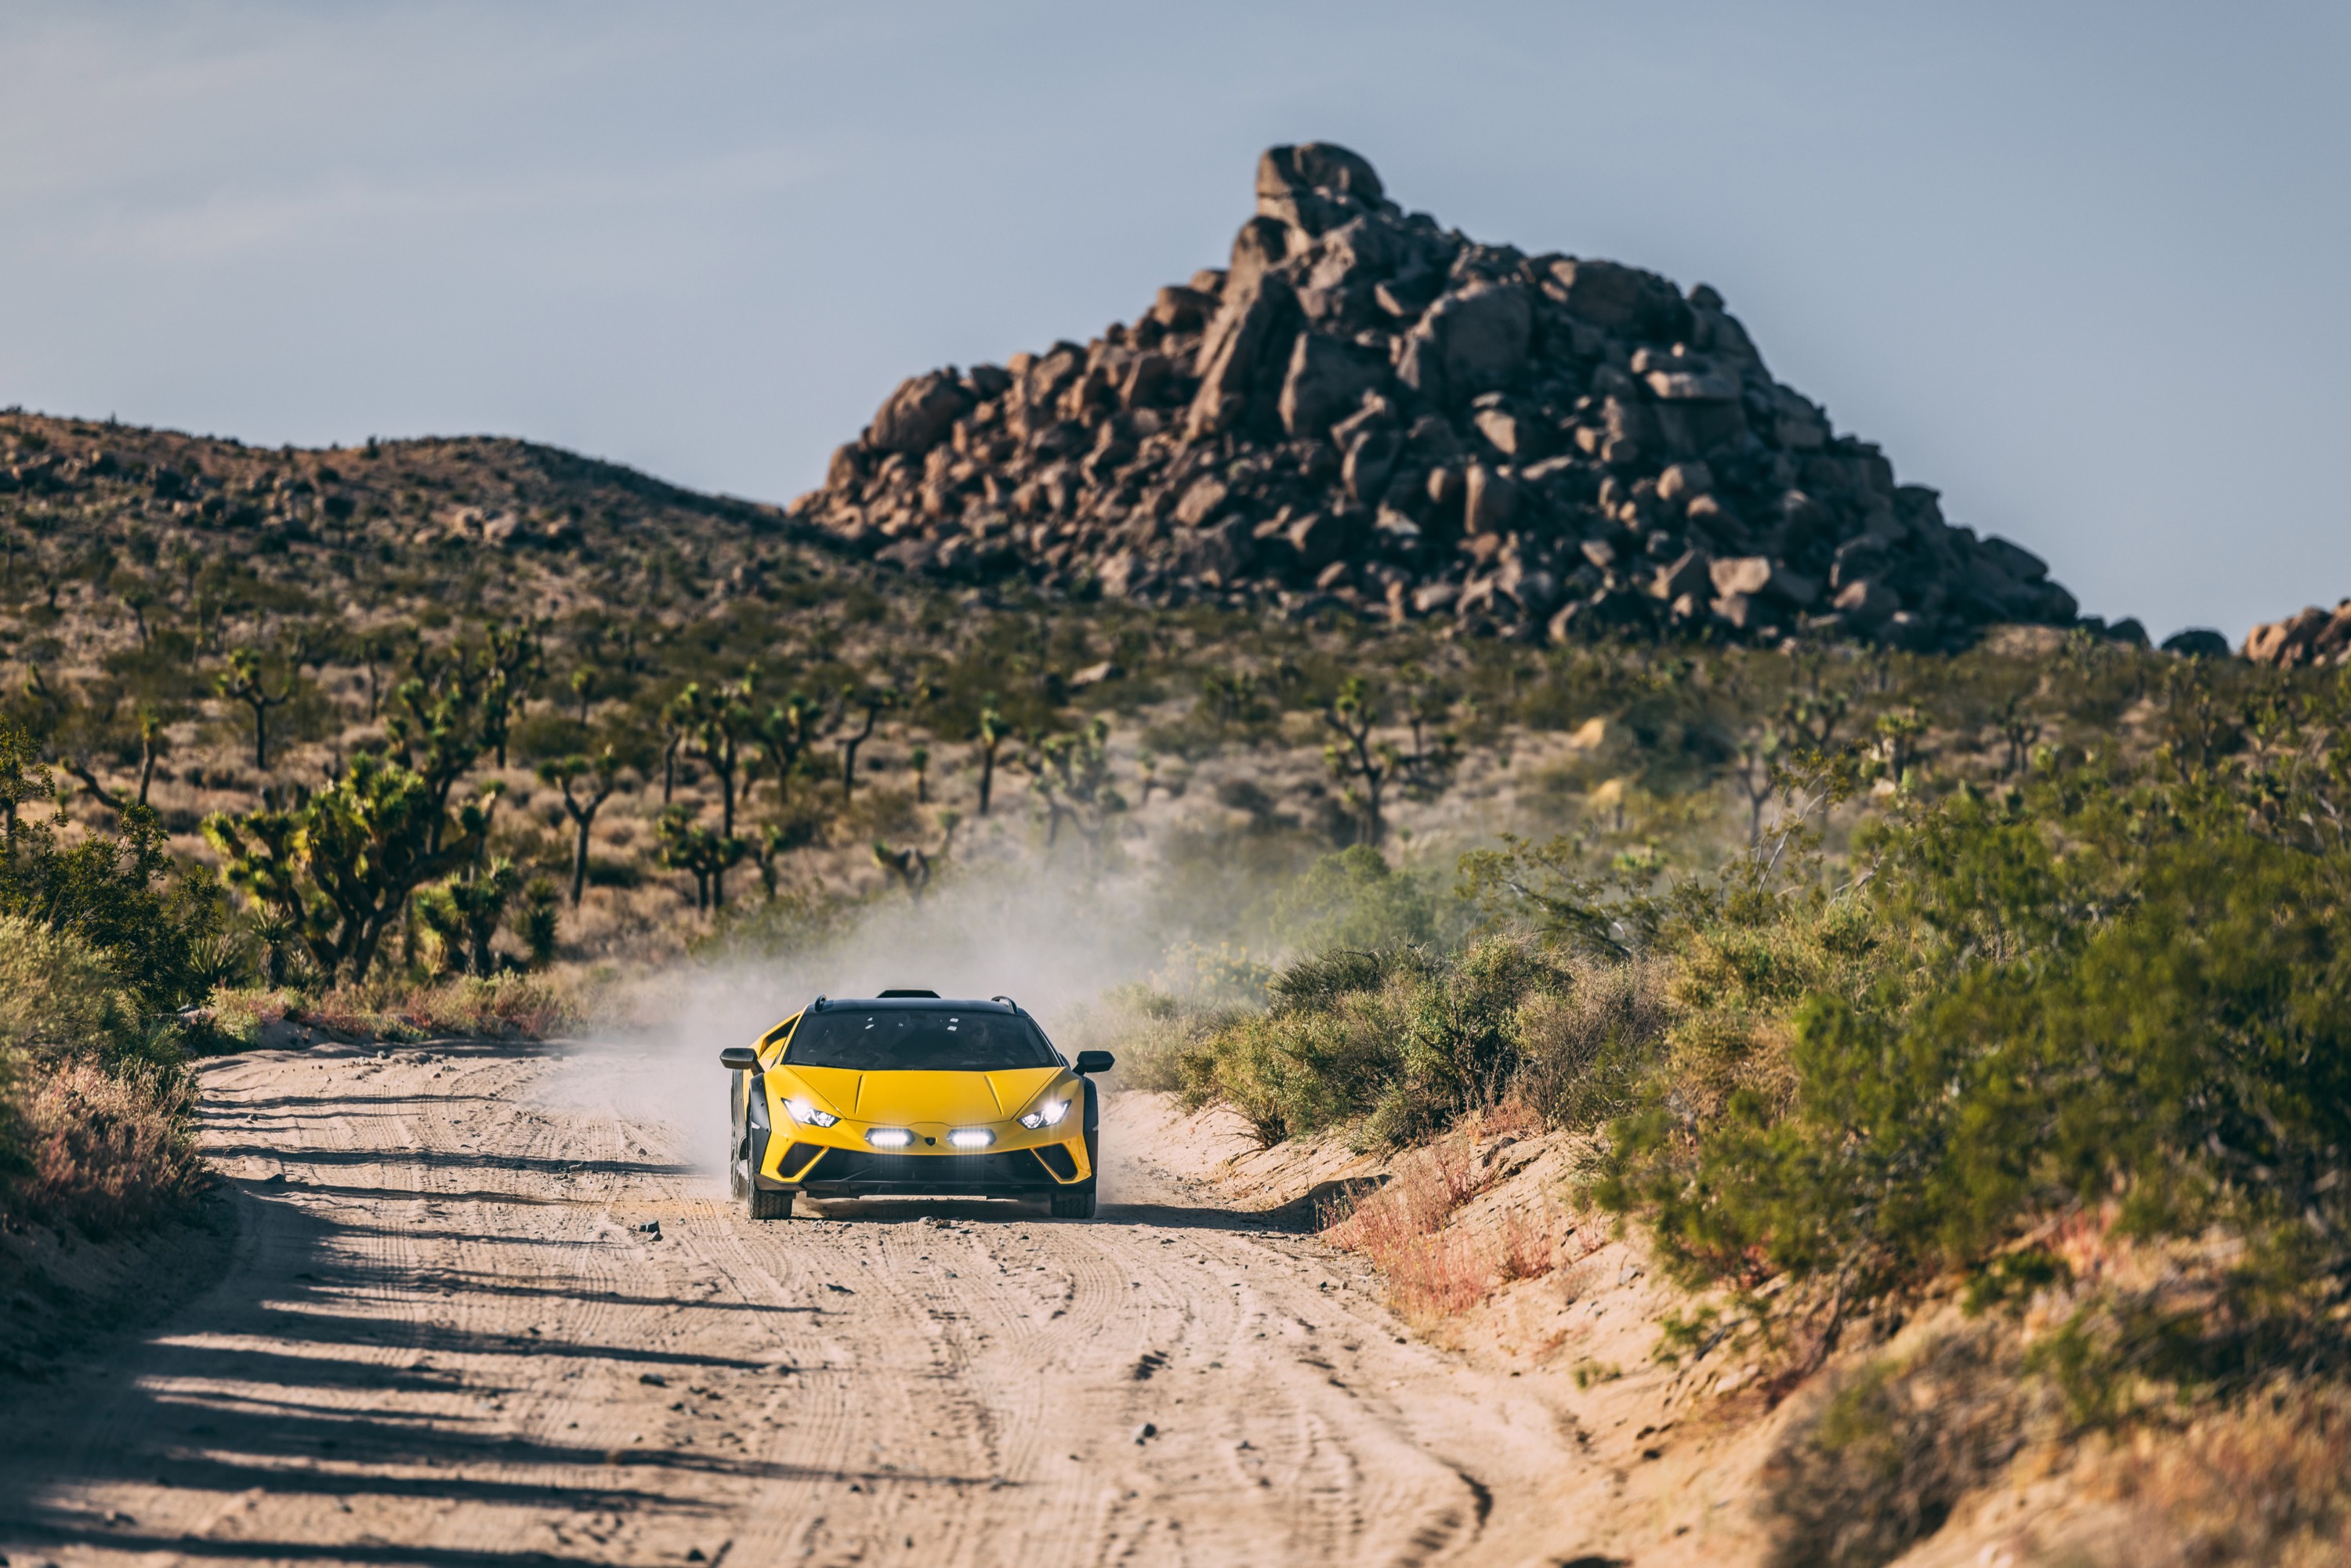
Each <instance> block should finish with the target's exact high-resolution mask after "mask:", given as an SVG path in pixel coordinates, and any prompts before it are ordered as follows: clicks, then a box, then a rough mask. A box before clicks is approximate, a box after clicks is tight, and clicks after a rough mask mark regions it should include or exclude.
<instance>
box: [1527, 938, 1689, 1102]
mask: <svg viewBox="0 0 2351 1568" xmlns="http://www.w3.org/2000/svg"><path fill="white" fill-rule="evenodd" d="M1564 973H1565V974H1566V977H1567V983H1566V984H1565V985H1564V986H1562V987H1557V988H1548V989H1545V990H1543V991H1541V993H1539V994H1538V995H1536V996H1534V997H1532V998H1529V999H1528V1000H1527V1001H1526V1002H1525V1003H1524V1004H1523V1006H1522V1009H1521V1012H1520V1019H1519V1031H1520V1045H1519V1049H1520V1058H1521V1061H1520V1068H1519V1077H1518V1082H1517V1089H1518V1092H1519V1093H1520V1096H1521V1097H1522V1098H1523V1099H1524V1100H1525V1101H1526V1102H1527V1103H1528V1104H1529V1105H1530V1106H1531V1108H1532V1109H1533V1110H1534V1111H1535V1113H1537V1114H1538V1115H1540V1116H1541V1117H1542V1119H1543V1120H1544V1121H1545V1122H1546V1123H1548V1124H1551V1125H1552V1126H1555V1127H1573V1128H1579V1129H1581V1128H1588V1127H1592V1126H1595V1125H1597V1124H1600V1123H1602V1122H1604V1121H1607V1120H1610V1119H1611V1118H1613V1117H1615V1116H1619V1115H1622V1114H1624V1113H1626V1112H1628V1111H1630V1110H1631V1109H1632V1108H1633V1107H1634V1105H1635V1103H1636V1102H1637V1101H1638V1099H1639V1095H1640V1090H1641V1086H1642V1083H1643V1082H1644V1081H1645V1080H1646V1078H1647V1076H1648V1074H1649V1071H1650V1070H1651V1069H1652V1068H1653V1067H1654V1066H1655V1065H1656V1061H1657V1057H1658V1053H1659V1051H1661V1050H1662V1048H1663V1045H1664V1039H1665V1031H1666V1025H1667V1019H1668V1018H1669V1016H1670V1007H1671V1004H1670V1001H1669V998H1667V994H1666V986H1665V966H1664V965H1663V964H1661V963H1659V962H1657V961H1656V960H1654V959H1648V958H1636V959H1633V960H1630V961H1628V962H1625V963H1621V964H1610V963H1599V962H1591V961H1582V962H1574V963H1571V964H1568V965H1566V966H1564Z"/></svg>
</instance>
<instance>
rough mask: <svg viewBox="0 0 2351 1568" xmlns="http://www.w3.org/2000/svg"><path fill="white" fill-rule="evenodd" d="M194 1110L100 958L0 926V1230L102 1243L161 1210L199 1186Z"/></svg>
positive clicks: (56, 934) (49, 933) (169, 1050)
mask: <svg viewBox="0 0 2351 1568" xmlns="http://www.w3.org/2000/svg"><path fill="white" fill-rule="evenodd" d="M193 1098H194V1097H193V1086H192V1085H191V1083H190V1082H189V1080H188V1078H187V1075H186V1073H185V1072H184V1071H183V1070H182V1069H181V1068H180V1066H179V1053H178V1050H177V1048H176V1045H175V1044H174V1042H173V1040H172V1033H171V1031H170V1030H167V1029H165V1028H163V1027H162V1026H158V1025H151V1024H149V1023H147V1022H145V1021H143V1020H142V1019H141V1014H140V1006H139V1000H138V998H137V997H136V996H135V995H134V994H133V993H132V992H131V990H130V989H129V988H127V987H125V986H124V985H123V983H122V981H121V978H120V976H119V975H118V974H117V973H116V971H115V969H114V968H113V967H112V966H111V965H110V964H109V963H108V962H107V960H106V958H105V957H104V956H103V955H101V954H100V953H99V950H98V949H97V948H95V947H93V946H91V945H90V944H89V943H88V942H86V941H84V940H82V939H81V938H80V937H78V936H74V935H73V934H72V933H70V932H64V931H55V930H51V929H49V928H48V927H47V926H45V925H37V924H36V923H34V922H32V921H29V920H26V919H25V918H23V917H22V916H19V915H0V1220H6V1221H9V1222H16V1221H24V1220H40V1221H44V1222H47V1223H50V1224H72V1225H75V1226H78V1227H79V1228H81V1229H83V1230H85V1231H87V1232H89V1233H90V1234H92V1235H102V1234H105V1233H108V1232H110V1231H112V1230H116V1229H121V1228H135V1227H137V1226H139V1225H141V1224H143V1223H146V1222H147V1221H149V1220H151V1219H152V1218H157V1217H158V1216H160V1215H162V1214H164V1213H166V1212H169V1211H170V1210H172V1208H173V1207H176V1206H177V1205H178V1204H179V1203H180V1202H181V1201H182V1200H183V1199H184V1198H185V1197H188V1196H189V1195H190V1194H192V1193H193V1192H194V1191H195V1190H197V1188H198V1187H199V1186H200V1185H201V1182H202V1165H201V1162H200V1161H199V1160H198V1159H197V1157H196V1154H195V1150H194V1142H193V1115H194V1103H193Z"/></svg>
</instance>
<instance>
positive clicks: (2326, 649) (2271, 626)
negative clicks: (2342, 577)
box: [2244, 599, 2351, 670]
mask: <svg viewBox="0 0 2351 1568" xmlns="http://www.w3.org/2000/svg"><path fill="white" fill-rule="evenodd" d="M2244 652H2245V657H2246V658H2248V659H2250V660H2252V662H2253V663H2254V664H2274V665H2276V666H2277V667H2278V668H2280V669H2284V670H2293V669H2300V668H2302V667H2303V666H2304V665H2311V664H2351V599H2346V600H2345V601H2343V602H2342V603H2340V604H2338V605H2336V606H2335V608H2334V609H2332V610H2321V609H2319V608H2318V607H2317V606H2315V605H2313V606H2311V607H2310V608H2309V609H2306V610H2304V612H2302V613H2301V614H2299V615H2295V616H2292V617H2289V618H2288V619H2286V620H2283V621H2272V622H2266V623H2265V624H2262V625H2260V626H2256V627H2254V628H2253V629H2252V632H2249V633H2248V634H2247V635H2246V637H2245V650H2244Z"/></svg>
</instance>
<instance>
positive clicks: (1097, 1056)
mask: <svg viewBox="0 0 2351 1568" xmlns="http://www.w3.org/2000/svg"><path fill="white" fill-rule="evenodd" d="M1117 1065H1118V1058H1117V1057H1115V1056H1113V1055H1112V1054H1111V1053H1110V1052H1109V1051H1080V1052H1078V1064H1077V1066H1075V1067H1073V1068H1071V1070H1070V1071H1072V1072H1108V1071H1110V1070H1111V1069H1112V1068H1113V1067H1116V1066H1117Z"/></svg>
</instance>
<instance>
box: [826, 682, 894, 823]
mask: <svg viewBox="0 0 2351 1568" xmlns="http://www.w3.org/2000/svg"><path fill="white" fill-rule="evenodd" d="M901 700H902V699H901V697H900V696H899V694H898V688H897V687H895V686H891V685H880V686H871V685H869V686H843V687H841V738H840V740H839V741H837V742H836V743H835V744H837V745H838V746H839V747H841V800H842V802H843V803H844V804H845V803H846V802H847V801H848V800H849V798H850V796H851V794H852V792H853V791H854V790H855V789H856V788H857V748H858V747H861V746H862V745H864V744H865V743H866V742H867V741H869V740H871V739H872V738H873V728H874V727H875V726H876V725H878V724H880V723H881V722H882V716H883V714H885V713H887V712H889V711H890V710H891V709H892V708H893V707H896V706H898V705H899V703H900V701H901ZM852 709H855V710H856V711H857V712H859V713H861V714H862V715H863V716H864V719H863V722H862V723H861V724H860V725H859V726H858V727H857V728H856V729H854V730H852V729H851V728H850V727H849V719H848V716H849V713H850V711H851V710H852Z"/></svg>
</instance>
